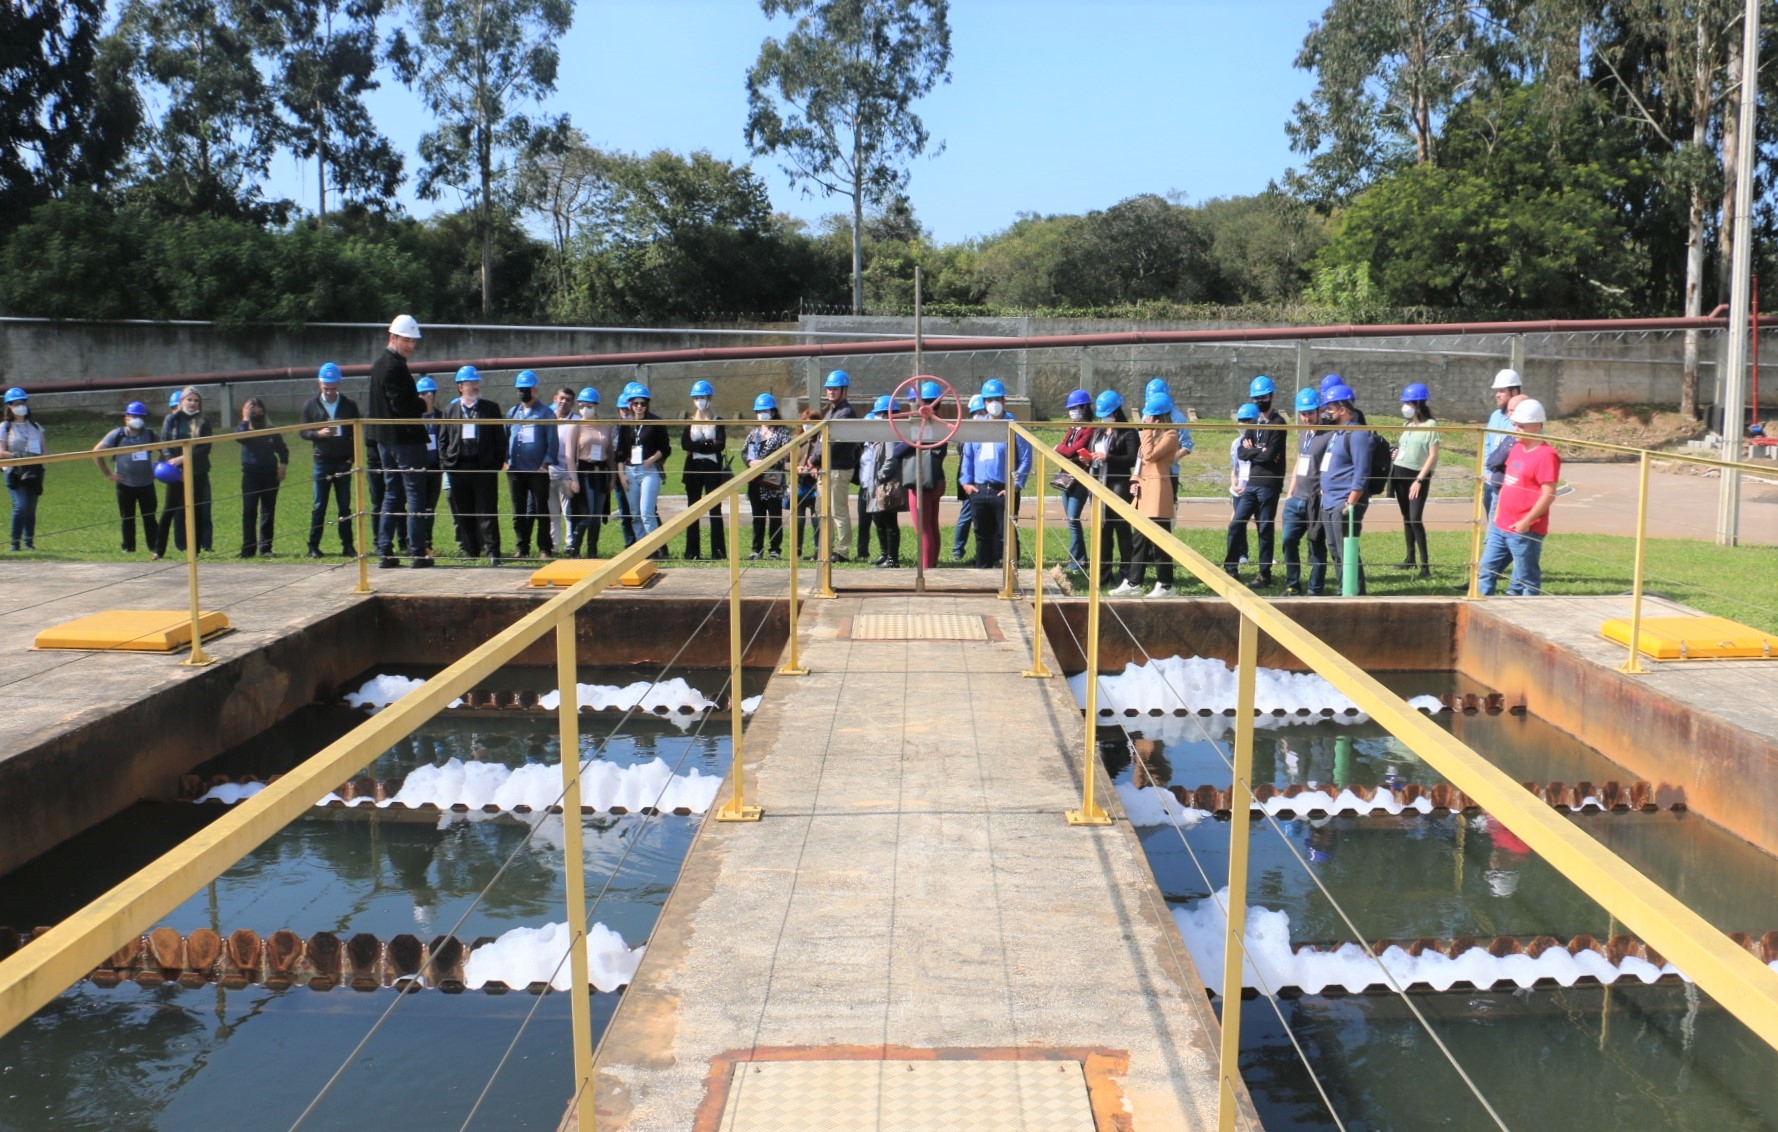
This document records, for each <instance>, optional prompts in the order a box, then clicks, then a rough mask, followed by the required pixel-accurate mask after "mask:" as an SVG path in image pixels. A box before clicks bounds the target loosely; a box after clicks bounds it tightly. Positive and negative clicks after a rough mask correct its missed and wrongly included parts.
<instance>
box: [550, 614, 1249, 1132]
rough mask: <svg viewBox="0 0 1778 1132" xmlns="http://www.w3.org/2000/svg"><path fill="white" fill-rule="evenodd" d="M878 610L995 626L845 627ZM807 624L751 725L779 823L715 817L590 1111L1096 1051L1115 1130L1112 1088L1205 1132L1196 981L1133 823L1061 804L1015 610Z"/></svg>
mask: <svg viewBox="0 0 1778 1132" xmlns="http://www.w3.org/2000/svg"><path fill="white" fill-rule="evenodd" d="M865 614H870V615H876V614H922V615H931V614H940V615H950V616H954V617H958V618H983V617H985V618H988V619H991V620H990V621H989V622H988V631H989V635H990V638H991V639H990V640H987V641H977V642H961V641H949V640H915V641H854V640H851V639H850V636H849V628H850V625H851V623H852V619H854V618H856V617H859V616H861V615H865ZM803 626H804V630H805V639H806V641H807V645H806V648H805V651H804V659H805V663H806V664H807V666H808V667H809V669H810V670H811V674H810V675H808V676H803V677H800V678H797V677H785V676H780V677H776V678H774V680H773V681H772V684H771V686H770V688H769V689H768V691H767V694H766V698H765V702H764V704H763V705H762V707H761V708H760V709H759V711H758V712H757V713H756V714H755V716H754V718H753V722H752V723H751V725H750V726H749V728H748V731H747V748H746V755H747V765H748V774H749V777H750V780H751V781H753V782H755V783H757V790H756V792H755V793H754V797H753V799H752V800H755V801H758V802H759V803H760V804H762V805H763V806H764V807H765V818H764V820H763V821H761V822H760V823H758V824H752V825H749V824H722V823H718V822H716V821H714V820H707V821H706V822H705V824H704V826H703V828H702V830H701V832H700V833H699V836H698V840H697V842H696V844H695V846H694V847H693V850H692V852H691V854H690V856H689V858H688V859H687V861H686V863H685V866H684V870H683V872H682V873H681V875H680V879H679V883H678V886H677V887H676V888H675V889H674V891H673V894H672V896H671V898H670V899H669V900H668V902H667V905H666V908H665V910H664V911H663V912H662V914H661V918H660V920H659V922H658V924H657V926H656V928H655V930H654V935H653V937H652V939H651V940H650V941H649V947H648V954H647V957H646V958H645V959H644V961H643V964H642V967H641V969H640V970H639V971H638V972H637V976H636V979H635V982H634V983H633V984H632V985H631V987H630V989H629V990H628V991H627V992H626V993H625V995H624V997H623V1000H622V1003H621V1005H620V1006H619V1008H618V1011H617V1014H616V1016H615V1017H614V1018H613V1020H612V1022H611V1024H610V1026H609V1028H608V1029H607V1030H606V1033H605V1037H604V1040H603V1043H602V1045H601V1047H600V1051H599V1058H598V1077H597V1082H596V1086H595V1087H596V1104H597V1120H596V1126H597V1127H598V1128H600V1129H601V1130H605V1129H630V1130H634V1132H641V1130H644V1129H674V1130H681V1129H687V1128H694V1127H695V1128H712V1129H714V1128H718V1127H721V1128H728V1127H731V1125H730V1124H726V1123H721V1114H722V1111H723V1106H724V1104H725V1103H734V1102H733V1101H732V1099H731V1098H730V1093H731V1081H732V1082H734V1083H735V1084H734V1086H733V1087H734V1088H740V1087H742V1086H743V1085H744V1083H745V1082H746V1081H747V1080H749V1074H748V1072H747V1070H748V1068H749V1066H750V1063H751V1064H753V1065H757V1064H759V1063H761V1062H765V1061H779V1060H785V1059H796V1060H814V1061H853V1060H866V1061H869V1062H872V1063H883V1064H885V1065H886V1066H887V1067H892V1068H894V1069H895V1070H896V1071H897V1072H902V1071H904V1068H905V1071H907V1072H912V1071H913V1069H912V1067H911V1066H912V1063H914V1062H916V1061H917V1060H919V1059H920V1058H932V1057H934V1056H937V1057H938V1058H940V1059H941V1060H947V1059H951V1058H963V1059H974V1058H981V1059H984V1060H986V1059H1005V1058H1013V1057H1017V1058H1018V1059H1020V1060H1043V1059H1046V1058H1056V1059H1058V1060H1067V1059H1074V1060H1080V1061H1084V1062H1085V1063H1086V1069H1087V1074H1086V1075H1087V1079H1088V1081H1089V1083H1091V1082H1092V1081H1093V1079H1094V1076H1095V1072H1096V1071H1097V1073H1098V1074H1099V1076H1100V1077H1101V1078H1102V1080H1101V1082H1100V1085H1101V1086H1102V1087H1100V1088H1097V1089H1095V1092H1094V1098H1093V1099H1094V1108H1095V1111H1096V1112H1099V1113H1101V1114H1103V1116H1104V1117H1105V1118H1106V1119H1108V1118H1109V1117H1110V1115H1111V1114H1112V1113H1121V1112H1122V1111H1124V1110H1123V1103H1124V1101H1121V1100H1118V1099H1116V1098H1115V1090H1117V1089H1121V1091H1122V1095H1123V1098H1124V1100H1127V1103H1128V1106H1129V1108H1128V1111H1129V1112H1130V1113H1131V1114H1132V1115H1133V1118H1134V1126H1135V1127H1137V1128H1167V1129H1191V1128H1204V1127H1210V1126H1213V1125H1214V1123H1215V1111H1216V1095H1217V1090H1216V1042H1217V1040H1218V1033H1219V1030H1218V1028H1217V1025H1216V1022H1215V1019H1214V1016H1213V1015H1212V1014H1211V1012H1210V1010H1209V1008H1208V1006H1207V1003H1206V999H1205V994H1204V989H1203V986H1202V984H1201V983H1200V981H1199V979H1198V976H1197V974H1196V972H1195V970H1194V969H1193V967H1192V965H1191V961H1190V959H1189V958H1188V957H1187V956H1186V954H1185V952H1184V950H1183V948H1182V946H1181V943H1180V940H1179V938H1178V935H1177V933H1176V932H1175V930H1174V928H1173V925H1172V923H1171V922H1170V919H1169V917H1168V915H1167V912H1166V908H1165V905H1164V903H1163V901H1162V899H1161V896H1160V893H1159V891H1158V889H1157V887H1156V885H1155V882H1154V879H1153V876H1152V875H1151V874H1150V872H1149V870H1148V867H1147V864H1146V862H1145V860H1144V858H1143V855H1142V851H1141V848H1140V846H1139V845H1138V844H1137V842H1136V839H1135V837H1134V835H1133V834H1132V832H1131V830H1130V827H1129V826H1128V824H1127V823H1125V822H1123V821H1122V820H1120V821H1119V822H1118V823H1117V824H1115V825H1112V826H1107V827H1099V828H1073V827H1070V826H1068V825H1067V824H1066V822H1065V821H1064V819H1063V813H1064V811H1066V810H1068V809H1071V808H1075V807H1078V805H1079V803H1080V785H1079V777H1078V775H1079V766H1080V758H1081V754H1080V751H1081V743H1082V734H1081V717H1080V712H1079V710H1078V709H1077V708H1076V707H1075V706H1074V704H1073V702H1072V700H1071V698H1070V697H1069V695H1068V691H1067V688H1066V686H1065V684H1064V683H1063V682H1062V681H1061V680H1060V679H1051V680H1027V679H1022V678H1021V677H1020V675H1019V672H1020V670H1021V669H1022V668H1024V667H1025V665H1026V663H1027V662H1028V659H1029V656H1030V643H1029V636H1028V634H1029V631H1030V629H1029V625H1028V624H1026V623H1025V622H1023V621H1021V620H1019V619H1017V614H1016V613H1015V607H1013V606H1010V605H1008V604H1007V603H1004V602H999V601H995V600H993V599H991V598H984V597H942V596H941V597H934V596H932V595H928V596H927V597H924V598H921V599H919V600H918V601H916V600H914V599H913V598H911V597H900V596H885V597H867V598H846V597H842V598H841V599H839V600H835V601H821V602H815V603H812V604H811V605H810V606H809V607H808V609H807V612H806V613H805V614H804V616H803ZM1001 634H1003V635H1004V637H1005V638H1006V639H1001V640H995V639H992V638H993V637H996V636H999V635H1001ZM1100 781H1101V783H1103V782H1104V777H1103V772H1102V771H1101V772H1100ZM1104 793H1105V794H1109V793H1111V792H1110V790H1109V789H1108V788H1106V789H1105V790H1104ZM1102 796H1103V795H1102ZM1107 803H1108V808H1110V809H1112V812H1114V813H1116V812H1117V811H1116V809H1115V806H1116V799H1115V796H1113V797H1111V798H1109V799H1107ZM1120 817H1121V815H1120ZM932 1051H940V1052H938V1053H937V1054H936V1055H935V1054H934V1053H933V1052H932ZM903 1060H906V1061H908V1062H909V1063H910V1064H909V1066H907V1067H904V1066H903V1065H902V1064H901V1063H902V1061H903ZM737 1066H739V1068H737ZM1107 1085H1108V1086H1109V1088H1107V1087H1103V1086H1107ZM1108 1098H1109V1099H1108ZM811 1099H812V1098H811ZM809 1111H810V1114H811V1117H810V1118H811V1120H813V1116H812V1114H813V1112H814V1111H815V1110H814V1109H811V1110H809ZM1254 1123H1257V1122H1254ZM569 1126H570V1127H572V1126H574V1118H573V1114H571V1115H570V1119H569ZM734 1126H736V1127H739V1125H734ZM774 1126H776V1125H774ZM783 1126H784V1127H792V1126H798V1127H811V1128H813V1127H820V1126H823V1125H822V1124H821V1122H819V1121H815V1122H813V1123H804V1124H796V1123H794V1122H793V1123H792V1124H786V1125H783ZM976 1126H979V1127H993V1128H996V1129H1004V1130H1014V1129H1019V1128H1021V1127H1026V1126H1027V1125H1026V1124H1025V1123H1023V1122H1022V1120H1021V1116H1020V1113H1019V1112H1017V1111H1007V1112H1004V1113H1001V1114H997V1115H996V1116H994V1117H993V1118H992V1119H988V1120H986V1122H984V1123H981V1124H979V1125H976ZM1031 1126H1035V1125H1031ZM1108 1126H1110V1125H1109V1124H1107V1123H1100V1124H1099V1127H1101V1128H1103V1127H1108Z"/></svg>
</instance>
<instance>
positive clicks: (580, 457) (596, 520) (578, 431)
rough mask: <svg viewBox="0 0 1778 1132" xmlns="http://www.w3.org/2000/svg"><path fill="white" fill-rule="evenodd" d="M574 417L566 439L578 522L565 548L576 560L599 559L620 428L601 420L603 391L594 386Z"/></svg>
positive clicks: (582, 394) (584, 395) (579, 398)
mask: <svg viewBox="0 0 1778 1132" xmlns="http://www.w3.org/2000/svg"><path fill="white" fill-rule="evenodd" d="M574 415H575V417H576V418H577V419H576V420H575V422H574V423H573V424H571V425H569V426H568V428H567V429H566V430H565V431H566V432H567V435H566V436H564V437H562V448H563V451H564V452H565V453H566V458H567V460H568V470H569V472H571V473H572V474H573V476H574V479H573V480H572V483H573V485H574V487H573V492H574V496H573V503H572V510H573V516H574V522H573V525H572V527H571V528H570V534H569V538H568V542H567V543H566V544H565V545H566V546H567V549H568V553H569V554H571V555H572V556H573V557H575V558H597V557H599V531H600V529H601V528H602V527H603V526H604V525H605V520H606V518H607V517H608V516H609V515H610V514H611V486H612V480H613V478H614V477H615V475H616V464H615V463H614V461H613V458H612V454H613V453H614V452H615V451H616V450H617V426H616V425H614V424H612V423H611V422H609V421H603V420H600V419H599V391H598V390H597V389H594V388H593V387H592V386H590V385H589V386H587V387H586V388H585V389H582V390H581V391H580V394H579V395H578V396H577V397H576V398H575V403H574Z"/></svg>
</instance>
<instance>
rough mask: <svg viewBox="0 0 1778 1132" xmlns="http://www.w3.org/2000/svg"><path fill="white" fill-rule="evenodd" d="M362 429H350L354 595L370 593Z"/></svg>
mask: <svg viewBox="0 0 1778 1132" xmlns="http://www.w3.org/2000/svg"><path fill="white" fill-rule="evenodd" d="M364 428H365V425H364V422H363V421H359V422H358V423H357V424H355V425H354V426H353V427H352V529H353V530H354V531H355V532H356V537H357V540H358V585H357V586H355V587H354V588H353V590H352V592H353V593H355V594H367V593H369V592H370V533H369V522H370V516H369V515H368V514H367V513H366V512H367V510H368V508H369V507H370V494H369V484H368V483H367V482H366V477H367V476H369V475H370V468H369V467H367V466H366V465H365V462H364ZM410 549H411V548H410Z"/></svg>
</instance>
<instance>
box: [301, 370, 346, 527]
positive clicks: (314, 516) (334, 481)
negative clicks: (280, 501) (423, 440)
mask: <svg viewBox="0 0 1778 1132" xmlns="http://www.w3.org/2000/svg"><path fill="white" fill-rule="evenodd" d="M318 380H319V382H320V386H321V389H320V392H318V393H316V394H315V396H313V397H311V398H309V399H308V401H306V402H304V404H303V407H302V412H301V414H299V416H298V418H297V419H298V422H299V423H301V424H305V425H313V426H315V427H313V428H305V429H303V430H301V431H300V432H298V433H297V435H298V436H300V437H302V438H303V439H304V440H307V441H310V442H311V443H313V444H314V445H315V472H314V479H315V502H314V504H313V505H312V506H311V507H310V508H309V557H310V558H319V557H321V528H322V527H323V526H324V525H325V524H326V522H327V494H328V491H329V490H331V491H332V492H333V497H334V510H335V512H336V514H337V515H338V520H337V521H338V524H339V532H340V553H341V554H344V555H345V556H346V557H347V558H351V557H353V556H355V555H356V554H357V553H358V551H357V550H356V549H355V548H354V547H353V545H352V429H351V427H350V426H348V425H342V424H338V423H336V422H338V421H355V420H357V419H358V406H357V405H354V404H353V403H352V399H351V398H350V397H347V396H346V395H345V394H344V393H341V392H340V367H339V366H337V365H335V364H334V363H332V362H328V363H326V364H325V365H323V366H322V367H321V371H320V373H319V375H318Z"/></svg>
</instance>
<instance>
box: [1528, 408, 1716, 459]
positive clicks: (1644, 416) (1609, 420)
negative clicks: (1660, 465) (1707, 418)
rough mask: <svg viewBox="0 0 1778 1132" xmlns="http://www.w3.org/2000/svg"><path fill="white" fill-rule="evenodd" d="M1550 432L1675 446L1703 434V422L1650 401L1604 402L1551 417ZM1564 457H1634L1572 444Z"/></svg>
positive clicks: (1657, 446)
mask: <svg viewBox="0 0 1778 1132" xmlns="http://www.w3.org/2000/svg"><path fill="white" fill-rule="evenodd" d="M1549 432H1550V434H1551V436H1553V437H1554V436H1566V437H1573V438H1574V439H1577V440H1592V441H1597V442H1600V443H1603V444H1621V445H1624V446H1626V447H1630V448H1652V449H1657V450H1658V449H1663V448H1672V447H1676V446H1678V445H1680V444H1682V443H1684V442H1685V441H1687V440H1697V439H1698V438H1700V437H1702V436H1703V435H1704V432H1705V429H1704V424H1703V422H1701V421H1696V420H1693V419H1692V418H1691V417H1689V416H1687V415H1685V414H1683V413H1676V412H1674V411H1673V410H1671V409H1662V408H1657V407H1656V406H1653V405H1607V406H1604V407H1602V408H1595V409H1585V410H1583V411H1581V412H1579V413H1576V414H1574V415H1573V416H1569V417H1563V418H1562V419H1561V420H1559V421H1551V422H1550V425H1549ZM1562 458H1563V459H1565V460H1573V461H1585V462H1589V463H1600V462H1606V463H1616V462H1619V461H1628V460H1632V459H1634V457H1633V456H1630V455H1629V454H1627V453H1621V452H1600V451H1598V450H1587V449H1582V448H1576V449H1572V450H1569V451H1564V452H1563V453H1562Z"/></svg>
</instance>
